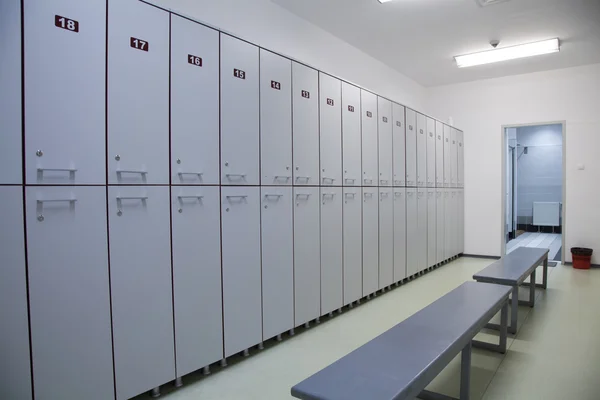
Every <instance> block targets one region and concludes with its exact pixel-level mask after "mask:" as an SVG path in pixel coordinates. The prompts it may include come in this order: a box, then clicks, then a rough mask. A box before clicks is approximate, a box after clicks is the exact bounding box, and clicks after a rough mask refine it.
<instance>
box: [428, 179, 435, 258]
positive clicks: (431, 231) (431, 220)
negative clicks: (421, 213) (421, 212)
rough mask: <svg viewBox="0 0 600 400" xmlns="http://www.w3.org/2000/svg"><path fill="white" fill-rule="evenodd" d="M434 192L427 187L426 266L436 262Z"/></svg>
mask: <svg viewBox="0 0 600 400" xmlns="http://www.w3.org/2000/svg"><path fill="white" fill-rule="evenodd" d="M436 212H437V210H436V193H435V189H433V188H429V189H427V267H433V266H434V265H435V264H437V247H436V245H437V231H436V224H437V218H436Z"/></svg>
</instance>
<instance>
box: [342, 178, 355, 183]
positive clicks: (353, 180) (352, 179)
mask: <svg viewBox="0 0 600 400" xmlns="http://www.w3.org/2000/svg"><path fill="white" fill-rule="evenodd" d="M348 181H350V182H352V183H354V182H356V179H354V178H345V179H344V182H348Z"/></svg>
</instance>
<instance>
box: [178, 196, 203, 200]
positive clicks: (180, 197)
mask: <svg viewBox="0 0 600 400" xmlns="http://www.w3.org/2000/svg"><path fill="white" fill-rule="evenodd" d="M177 198H178V199H179V200H183V199H198V200H201V199H203V198H204V196H177Z"/></svg>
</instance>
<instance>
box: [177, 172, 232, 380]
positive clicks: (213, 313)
mask: <svg viewBox="0 0 600 400" xmlns="http://www.w3.org/2000/svg"><path fill="white" fill-rule="evenodd" d="M218 176H219V175H218V174H217V178H218ZM220 207H221V203H220V193H219V188H218V187H214V186H213V187H198V186H178V187H173V188H171V215H172V220H171V229H172V232H173V233H172V235H173V238H172V249H173V250H172V252H173V300H174V306H173V309H174V313H175V349H176V355H177V357H176V360H177V376H178V377H181V376H184V375H186V374H189V373H190V372H193V371H196V370H198V369H200V368H202V367H205V366H207V365H210V364H212V363H213V362H215V361H218V360H220V359H222V358H223V305H222V298H221V223H220V219H219V215H220Z"/></svg>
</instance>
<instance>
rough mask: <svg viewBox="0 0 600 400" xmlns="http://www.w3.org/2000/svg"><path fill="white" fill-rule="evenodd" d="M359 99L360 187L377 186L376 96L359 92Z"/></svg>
mask: <svg viewBox="0 0 600 400" xmlns="http://www.w3.org/2000/svg"><path fill="white" fill-rule="evenodd" d="M360 97H361V109H362V179H363V180H362V185H363V186H378V177H379V161H378V154H377V153H378V145H377V96H376V95H374V94H373V93H371V92H367V91H365V90H361V91H360ZM375 197H377V196H375Z"/></svg>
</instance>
